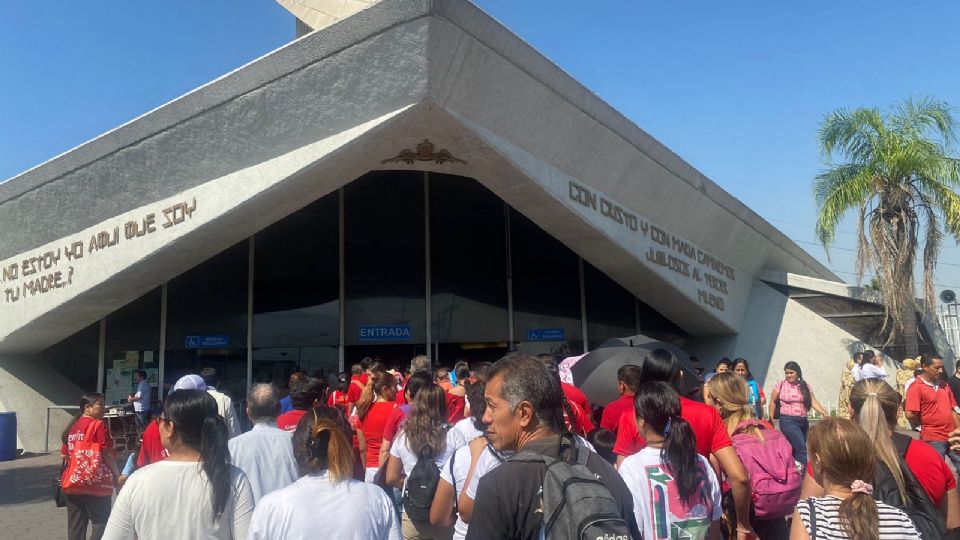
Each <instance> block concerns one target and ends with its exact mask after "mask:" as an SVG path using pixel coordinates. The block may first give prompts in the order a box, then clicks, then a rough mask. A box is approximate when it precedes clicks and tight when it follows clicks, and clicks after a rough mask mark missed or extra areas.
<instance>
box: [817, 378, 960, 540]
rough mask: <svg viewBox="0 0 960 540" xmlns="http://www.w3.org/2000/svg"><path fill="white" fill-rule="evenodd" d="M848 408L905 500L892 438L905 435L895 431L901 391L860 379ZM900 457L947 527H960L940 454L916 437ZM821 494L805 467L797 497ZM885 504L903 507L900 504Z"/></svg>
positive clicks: (958, 504)
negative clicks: (865, 433)
mask: <svg viewBox="0 0 960 540" xmlns="http://www.w3.org/2000/svg"><path fill="white" fill-rule="evenodd" d="M850 409H851V410H850V418H851V419H852V420H853V421H854V422H857V423H859V424H860V426H861V427H862V428H863V429H864V430H865V431H866V432H867V434H868V435H870V439H871V440H872V441H873V444H874V451H875V453H876V454H877V458H878V459H879V460H880V461H881V462H883V464H884V465H886V466H887V468H888V469H889V470H890V473H891V475H892V476H893V478H894V480H895V481H896V483H897V488H898V490H899V491H900V498H901V499H904V500H905V499H906V494H905V487H904V486H905V482H907V479H906V478H905V475H904V471H903V470H902V469H901V468H900V457H901V456H898V455H897V454H898V452H897V449H896V447H895V446H894V444H893V441H892V438H893V437H907V435H903V434H899V433H895V430H896V426H897V411H899V409H900V394H898V393H897V391H896V390H894V389H893V388H892V387H891V386H890V385H889V384H887V383H886V382H884V381H883V380H881V379H863V380H861V381H860V382H858V383H856V384H855V385H853V389H852V390H851V391H850ZM902 457H903V458H904V459H903V461H904V462H905V463H906V464H907V468H908V469H910V471H909V472H910V473H912V475H913V477H914V478H916V480H917V483H918V484H920V486H921V487H922V488H923V490H924V491H925V492H926V493H927V495H928V496H929V497H930V501H931V502H932V503H933V504H934V506H936V507H937V508H938V509H939V510H940V514H941V515H942V516H943V518H944V521H945V522H946V526H947V530H950V529H954V528H957V527H960V493H958V492H957V489H956V487H957V481H956V479H955V478H954V477H953V473H951V472H950V468H949V467H948V466H947V463H946V462H945V461H944V460H943V457H942V456H941V455H940V454H939V453H938V452H937V451H936V450H935V449H934V448H933V447H931V446H930V445H929V444H927V443H925V442H923V441H920V440H916V439H913V440H910V441H909V446H907V451H906V455H905V456H902ZM823 493H824V492H823V487H821V486H820V485H819V484H817V482H816V481H815V480H814V479H813V477H812V476H811V475H810V469H809V467H808V468H807V474H806V475H804V478H803V489H802V490H801V492H800V498H801V499H805V498H807V497H821V496H823ZM884 502H887V501H884ZM888 504H891V505H892V506H900V507H902V506H903V505H902V504H899V503H897V504H892V503H888Z"/></svg>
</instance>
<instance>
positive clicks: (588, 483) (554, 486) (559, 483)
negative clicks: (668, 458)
mask: <svg viewBox="0 0 960 540" xmlns="http://www.w3.org/2000/svg"><path fill="white" fill-rule="evenodd" d="M571 443H572V444H571V445H570V446H569V447H564V451H562V452H561V456H563V455H564V453H565V450H567V449H569V451H570V452H571V453H575V455H576V459H573V460H569V461H568V460H565V459H554V458H551V457H547V456H544V455H543V454H537V453H535V452H529V451H526V452H519V453H518V454H517V455H515V456H513V457H511V458H510V459H509V461H522V462H530V463H532V462H536V463H544V464H546V466H547V470H546V472H545V473H544V476H543V485H542V486H541V488H540V496H541V501H542V504H543V538H545V539H546V540H595V539H597V538H602V539H604V540H631V539H632V536H631V535H630V526H629V525H628V524H627V522H626V520H624V518H623V516H622V515H621V513H620V505H619V504H618V503H617V501H616V499H614V498H613V495H611V494H610V490H609V489H607V486H606V485H604V484H603V482H601V481H600V480H599V478H598V477H597V475H596V474H594V473H592V472H590V469H588V468H587V458H588V457H589V456H590V450H589V449H588V448H585V447H583V446H582V445H580V444H579V443H577V442H575V441H572V440H571ZM633 540H639V539H633Z"/></svg>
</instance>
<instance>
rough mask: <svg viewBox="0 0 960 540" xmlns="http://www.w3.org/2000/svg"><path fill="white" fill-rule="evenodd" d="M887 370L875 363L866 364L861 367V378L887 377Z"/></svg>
mask: <svg viewBox="0 0 960 540" xmlns="http://www.w3.org/2000/svg"><path fill="white" fill-rule="evenodd" d="M886 378H887V371H886V370H885V369H883V368H882V367H880V366H877V365H874V364H864V365H863V366H861V367H860V380H863V379H886Z"/></svg>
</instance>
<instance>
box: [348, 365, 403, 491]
mask: <svg viewBox="0 0 960 540" xmlns="http://www.w3.org/2000/svg"><path fill="white" fill-rule="evenodd" d="M368 384H369V385H370V393H369V394H368V393H364V395H363V396H362V397H361V398H360V401H359V402H358V403H357V417H358V422H357V428H358V429H357V438H358V439H359V446H360V455H361V456H365V458H364V460H365V463H364V466H365V467H366V479H367V482H372V481H373V479H374V477H376V476H377V471H378V470H379V469H380V445H381V444H382V443H383V433H384V431H385V430H386V427H387V420H389V419H390V414H391V413H392V412H393V409H394V407H396V399H397V379H396V377H394V376H393V375H391V374H389V373H387V372H385V371H375V372H374V373H373V374H372V375H371V376H370V381H368Z"/></svg>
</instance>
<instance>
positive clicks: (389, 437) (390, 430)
mask: <svg viewBox="0 0 960 540" xmlns="http://www.w3.org/2000/svg"><path fill="white" fill-rule="evenodd" d="M412 408H413V406H412V405H407V404H403V405H398V406H396V407H394V408H393V410H392V411H390V417H389V418H387V425H386V427H384V428H383V440H385V441H389V442H391V443H392V442H393V439H394V438H395V437H396V436H397V433H400V429H401V428H402V427H403V423H404V421H406V419H407V413H409V412H410V409H412Z"/></svg>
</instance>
